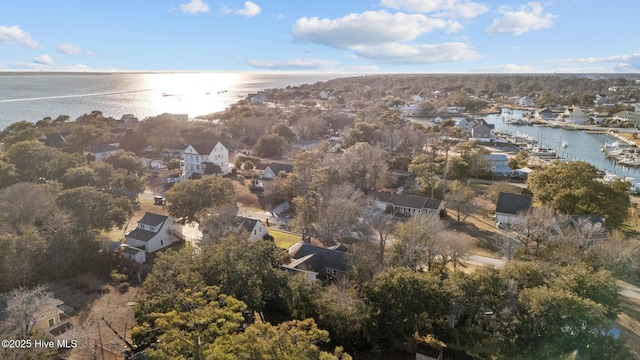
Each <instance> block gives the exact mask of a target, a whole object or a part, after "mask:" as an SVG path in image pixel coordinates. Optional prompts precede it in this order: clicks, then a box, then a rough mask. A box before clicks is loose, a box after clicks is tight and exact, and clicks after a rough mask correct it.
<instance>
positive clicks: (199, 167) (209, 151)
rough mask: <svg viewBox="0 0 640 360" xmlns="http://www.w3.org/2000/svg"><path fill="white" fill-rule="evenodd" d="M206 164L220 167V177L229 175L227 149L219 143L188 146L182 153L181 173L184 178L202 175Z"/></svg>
mask: <svg viewBox="0 0 640 360" xmlns="http://www.w3.org/2000/svg"><path fill="white" fill-rule="evenodd" d="M207 163H213V164H216V165H218V166H219V167H220V170H221V171H222V175H224V174H227V173H229V148H228V147H227V146H225V145H224V144H223V143H221V142H220V141H210V142H207V143H194V144H189V145H188V146H187V147H186V148H185V149H184V151H183V152H182V171H183V174H184V176H185V177H190V176H191V175H193V174H194V173H197V174H200V175H204V171H205V168H206V166H207Z"/></svg>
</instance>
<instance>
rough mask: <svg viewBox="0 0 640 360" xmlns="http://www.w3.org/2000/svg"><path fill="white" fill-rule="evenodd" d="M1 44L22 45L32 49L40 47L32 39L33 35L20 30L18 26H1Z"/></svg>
mask: <svg viewBox="0 0 640 360" xmlns="http://www.w3.org/2000/svg"><path fill="white" fill-rule="evenodd" d="M0 44H20V45H24V46H26V47H29V48H32V49H34V48H37V47H38V43H37V42H36V41H34V40H33V39H31V35H30V34H29V33H28V32H25V31H24V30H22V29H20V26H18V25H14V26H4V25H0Z"/></svg>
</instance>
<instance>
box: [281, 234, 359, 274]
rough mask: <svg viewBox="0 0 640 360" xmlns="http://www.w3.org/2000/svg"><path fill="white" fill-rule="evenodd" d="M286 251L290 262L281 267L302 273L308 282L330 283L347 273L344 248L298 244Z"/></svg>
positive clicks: (346, 256)
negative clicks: (320, 281) (321, 281)
mask: <svg viewBox="0 0 640 360" xmlns="http://www.w3.org/2000/svg"><path fill="white" fill-rule="evenodd" d="M287 251H288V253H289V256H290V257H291V262H290V263H288V264H285V265H282V267H283V269H285V270H288V271H290V272H293V273H297V272H302V273H304V274H306V276H307V278H308V279H309V280H323V281H331V280H334V279H336V278H338V277H339V276H340V275H342V274H344V273H346V272H347V271H349V259H348V257H349V255H348V254H347V252H346V248H345V247H344V246H336V247H331V248H324V247H320V246H315V245H311V244H307V243H303V242H298V243H295V244H293V245H292V246H291V247H290V248H289V249H288V250H287Z"/></svg>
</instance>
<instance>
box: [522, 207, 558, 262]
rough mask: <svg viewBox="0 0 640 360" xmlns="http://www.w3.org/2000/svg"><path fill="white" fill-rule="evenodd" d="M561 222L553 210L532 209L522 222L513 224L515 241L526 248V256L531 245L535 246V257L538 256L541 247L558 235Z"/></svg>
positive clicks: (543, 208)
mask: <svg viewBox="0 0 640 360" xmlns="http://www.w3.org/2000/svg"><path fill="white" fill-rule="evenodd" d="M558 223H559V221H558V220H557V219H556V215H555V213H554V211H553V209H551V208H548V207H541V208H532V209H531V210H530V211H529V212H528V213H527V214H526V215H524V216H523V218H522V221H519V222H517V223H515V224H512V230H513V232H512V233H513V234H515V236H514V237H515V239H516V240H517V241H519V242H520V243H521V244H522V246H523V247H524V254H525V255H528V254H529V250H530V249H529V248H530V246H531V244H532V243H533V244H535V255H536V256H537V255H538V251H539V250H540V245H542V244H543V243H545V242H547V241H549V239H550V238H551V237H552V236H553V235H555V234H557V230H558V229H559V227H558Z"/></svg>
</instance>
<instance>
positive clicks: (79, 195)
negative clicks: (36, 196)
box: [57, 186, 132, 231]
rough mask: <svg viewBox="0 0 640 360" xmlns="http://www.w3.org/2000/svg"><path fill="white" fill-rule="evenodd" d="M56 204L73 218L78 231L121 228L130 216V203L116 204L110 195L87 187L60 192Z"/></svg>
mask: <svg viewBox="0 0 640 360" xmlns="http://www.w3.org/2000/svg"><path fill="white" fill-rule="evenodd" d="M57 202H58V204H59V205H60V206H61V207H62V208H64V209H65V210H67V211H68V212H69V213H70V214H71V215H72V216H73V219H74V223H75V225H76V228H77V229H78V230H80V231H91V230H110V229H111V228H112V227H113V226H114V225H115V226H118V227H122V226H123V225H124V224H125V223H126V222H127V220H129V216H130V215H131V214H132V208H131V203H130V202H128V203H126V204H125V203H122V202H117V201H116V200H115V199H114V198H113V197H112V196H111V195H109V194H105V193H103V192H101V191H98V190H95V189H94V188H91V187H88V186H81V187H77V188H73V189H68V190H64V191H62V192H61V193H60V195H59V196H58V200H57ZM127 205H128V207H127Z"/></svg>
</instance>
